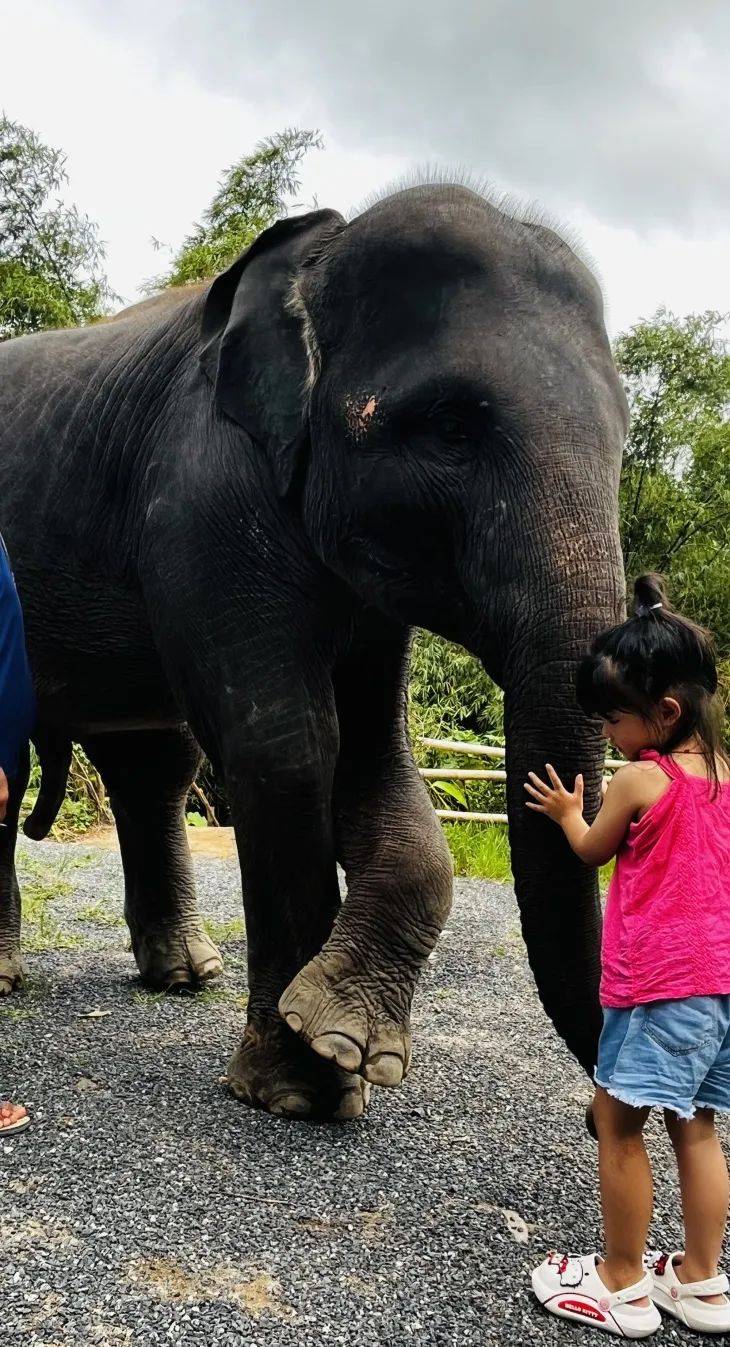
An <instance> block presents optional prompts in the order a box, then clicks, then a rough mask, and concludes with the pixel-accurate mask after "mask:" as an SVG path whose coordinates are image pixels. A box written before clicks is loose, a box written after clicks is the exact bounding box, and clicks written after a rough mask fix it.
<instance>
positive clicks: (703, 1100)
mask: <svg viewBox="0 0 730 1347" xmlns="http://www.w3.org/2000/svg"><path fill="white" fill-rule="evenodd" d="M594 1080H595V1082H596V1085H601V1086H603V1089H604V1090H607V1091H608V1093H609V1094H612V1095H613V1096H614V1097H615V1098H616V1099H621V1100H623V1102H624V1103H625V1104H633V1105H634V1106H635V1107H636V1108H643V1107H646V1106H647V1105H648V1106H649V1107H655V1108H668V1109H672V1110H673V1111H674V1112H675V1113H677V1114H678V1115H679V1117H680V1118H692V1117H694V1113H695V1109H698V1108H712V1109H717V1110H718V1111H719V1112H730V996H689V997H686V998H685V999H684V1000H681V1001H649V1002H647V1003H646V1005H641V1006H632V1007H630V1008H629V1009H627V1010H618V1009H613V1008H611V1007H608V1006H604V1008H603V1030H602V1032H601V1037H600V1040H599V1044H598V1064H597V1066H596V1070H595V1074H594Z"/></svg>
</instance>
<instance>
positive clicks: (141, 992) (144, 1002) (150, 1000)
mask: <svg viewBox="0 0 730 1347" xmlns="http://www.w3.org/2000/svg"><path fill="white" fill-rule="evenodd" d="M166 999H167V992H150V991H148V990H147V988H146V987H142V988H138V989H137V990H136V991H135V993H134V995H133V997H132V1000H133V1001H134V1004H135V1005H136V1006H154V1005H157V1003H158V1002H159V1001H164V1000H166Z"/></svg>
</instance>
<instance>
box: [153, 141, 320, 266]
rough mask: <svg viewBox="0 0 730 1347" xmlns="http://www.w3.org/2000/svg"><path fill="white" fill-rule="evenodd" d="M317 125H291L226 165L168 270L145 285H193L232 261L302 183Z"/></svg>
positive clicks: (282, 209) (317, 145)
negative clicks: (300, 127)
mask: <svg viewBox="0 0 730 1347" xmlns="http://www.w3.org/2000/svg"><path fill="white" fill-rule="evenodd" d="M321 148H322V141H321V139H320V136H319V134H318V133H317V132H316V131H299V130H297V129H296V128H290V129H287V130H285V131H279V132H277V133H276V135H273V136H268V137H267V139H266V140H262V141H260V142H259V144H258V145H257V146H256V148H255V149H254V150H253V152H252V153H251V154H246V155H244V156H243V158H242V159H239V160H238V162H237V163H235V164H233V165H232V167H231V168H229V169H227V170H226V172H225V173H224V175H223V178H222V180H221V184H220V186H219V188H218V191H217V192H216V194H215V196H214V197H213V200H212V202H211V204H210V205H209V206H208V208H207V210H205V211H204V213H203V219H202V223H201V224H197V225H196V226H195V227H194V229H193V231H192V233H191V234H189V235H188V237H187V238H186V239H185V241H184V243H183V245H182V247H181V248H180V250H179V251H178V253H177V254H176V256H175V258H174V259H173V263H172V267H171V269H170V271H169V272H168V273H167V275H165V276H161V277H158V278H157V279H156V280H153V281H151V282H150V283H149V285H148V286H147V287H146V288H147V289H157V288H160V287H162V286H166V285H189V284H190V283H191V282H193V281H203V280H207V279H208V277H210V276H215V275H216V273H217V272H219V271H223V270H224V269H225V268H226V267H227V266H230V264H231V262H233V261H234V259H235V258H236V257H238V254H239V253H241V252H243V250H244V249H245V248H248V247H249V245H250V244H252V243H253V241H254V239H256V238H257V237H258V235H259V234H260V233H261V232H262V231H263V230H264V229H268V228H269V226H270V225H272V224H274V223H275V221H276V220H278V219H280V218H281V216H282V215H286V213H287V208H288V204H290V202H289V198H290V197H292V196H293V194H294V193H295V192H296V191H297V188H298V187H299V173H298V169H299V165H300V163H301V161H302V159H303V158H304V155H305V154H306V153H307V151H308V150H311V149H321Z"/></svg>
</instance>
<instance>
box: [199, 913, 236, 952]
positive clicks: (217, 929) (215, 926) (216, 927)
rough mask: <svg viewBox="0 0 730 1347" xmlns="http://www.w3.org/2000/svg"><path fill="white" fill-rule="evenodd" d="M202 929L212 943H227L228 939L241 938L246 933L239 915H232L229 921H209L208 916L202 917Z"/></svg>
mask: <svg viewBox="0 0 730 1347" xmlns="http://www.w3.org/2000/svg"><path fill="white" fill-rule="evenodd" d="M203 929H204V931H205V932H206V935H209V936H210V939H211V940H212V941H213V944H214V945H227V944H228V942H229V941H230V940H243V937H244V936H245V934H246V926H245V923H244V921H243V919H242V918H241V917H233V918H232V919H231V921H211V920H210V919H209V918H208V917H204V918H203Z"/></svg>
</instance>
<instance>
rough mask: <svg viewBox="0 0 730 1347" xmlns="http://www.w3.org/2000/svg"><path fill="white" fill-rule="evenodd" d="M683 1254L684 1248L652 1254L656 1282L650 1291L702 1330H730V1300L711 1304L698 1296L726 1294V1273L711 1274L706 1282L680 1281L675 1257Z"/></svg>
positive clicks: (667, 1309)
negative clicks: (713, 1275)
mask: <svg viewBox="0 0 730 1347" xmlns="http://www.w3.org/2000/svg"><path fill="white" fill-rule="evenodd" d="M683 1257H684V1254H683V1251H682V1250H681V1249H678V1250H677V1251H676V1252H675V1253H658V1252H657V1253H656V1254H651V1255H650V1260H651V1262H650V1268H651V1277H652V1282H653V1286H652V1289H651V1291H650V1292H649V1295H650V1296H651V1298H652V1300H653V1301H654V1304H655V1305H658V1306H659V1309H660V1310H664V1311H665V1312H666V1313H667V1314H672V1315H674V1318H675V1319H679V1320H680V1322H681V1323H683V1324H686V1325H687V1327H688V1328H694V1329H697V1331H698V1332H699V1333H728V1332H730V1300H726V1301H725V1304H724V1305H712V1304H708V1303H707V1301H706V1300H700V1299H699V1297H700V1296H719V1295H723V1294H724V1293H725V1292H726V1291H727V1290H728V1289H729V1286H728V1279H727V1277H726V1276H725V1273H724V1272H720V1273H719V1274H718V1276H717V1277H708V1278H707V1279H706V1280H705V1281H703V1282H681V1281H680V1280H679V1277H678V1276H677V1274H676V1272H675V1270H674V1260H675V1258H678V1259H681V1258H683Z"/></svg>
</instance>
